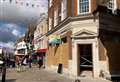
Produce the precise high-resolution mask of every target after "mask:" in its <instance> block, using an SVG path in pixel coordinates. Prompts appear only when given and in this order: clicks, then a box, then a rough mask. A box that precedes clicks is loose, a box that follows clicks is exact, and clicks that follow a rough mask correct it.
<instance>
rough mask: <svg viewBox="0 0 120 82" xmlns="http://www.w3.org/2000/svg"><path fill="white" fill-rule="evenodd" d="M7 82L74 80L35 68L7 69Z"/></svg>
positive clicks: (68, 81)
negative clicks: (22, 70) (22, 69)
mask: <svg viewBox="0 0 120 82" xmlns="http://www.w3.org/2000/svg"><path fill="white" fill-rule="evenodd" d="M7 82H73V81H72V80H69V79H67V78H64V77H63V76H60V75H58V74H55V73H52V72H48V71H46V70H44V69H40V70H39V69H38V68H33V69H29V70H27V71H24V72H20V73H18V72H16V71H15V70H10V69H9V70H7Z"/></svg>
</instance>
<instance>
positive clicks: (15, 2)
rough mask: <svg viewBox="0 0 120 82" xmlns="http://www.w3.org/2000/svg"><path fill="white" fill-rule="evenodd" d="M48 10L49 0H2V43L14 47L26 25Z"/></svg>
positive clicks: (22, 34)
mask: <svg viewBox="0 0 120 82" xmlns="http://www.w3.org/2000/svg"><path fill="white" fill-rule="evenodd" d="M46 12H47V0H11V2H10V0H0V45H2V46H8V47H13V45H14V42H15V41H16V40H17V39H18V38H19V37H21V36H24V33H25V31H26V26H27V25H28V24H30V23H33V24H35V23H36V21H37V20H38V19H39V18H40V16H41V14H42V13H46Z"/></svg>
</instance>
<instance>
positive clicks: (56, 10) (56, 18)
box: [54, 8, 58, 26]
mask: <svg viewBox="0 0 120 82" xmlns="http://www.w3.org/2000/svg"><path fill="white" fill-rule="evenodd" d="M57 24H58V8H56V9H55V10H54V26H56V25H57Z"/></svg>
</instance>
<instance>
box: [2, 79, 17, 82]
mask: <svg viewBox="0 0 120 82" xmlns="http://www.w3.org/2000/svg"><path fill="white" fill-rule="evenodd" d="M15 81H16V79H7V80H6V81H5V82H15ZM0 82H2V81H1V80H0Z"/></svg>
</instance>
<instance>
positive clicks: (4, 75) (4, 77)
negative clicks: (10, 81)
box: [2, 63, 6, 82]
mask: <svg viewBox="0 0 120 82" xmlns="http://www.w3.org/2000/svg"><path fill="white" fill-rule="evenodd" d="M5 79H6V64H5V63H4V64H3V67H2V82H5Z"/></svg>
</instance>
